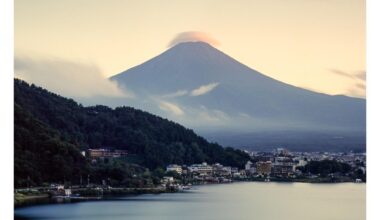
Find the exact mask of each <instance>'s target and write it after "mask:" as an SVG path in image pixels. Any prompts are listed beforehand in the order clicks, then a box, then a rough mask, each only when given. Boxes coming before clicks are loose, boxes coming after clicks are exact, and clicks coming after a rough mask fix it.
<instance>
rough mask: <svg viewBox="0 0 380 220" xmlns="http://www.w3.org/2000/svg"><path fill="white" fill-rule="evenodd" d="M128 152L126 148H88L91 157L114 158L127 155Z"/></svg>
mask: <svg viewBox="0 0 380 220" xmlns="http://www.w3.org/2000/svg"><path fill="white" fill-rule="evenodd" d="M127 155H128V152H127V151H126V150H113V151H111V150H110V149H104V148H98V149H88V156H89V157H90V158H92V159H96V158H114V157H122V156H127Z"/></svg>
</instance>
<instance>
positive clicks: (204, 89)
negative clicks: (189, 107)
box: [190, 83, 219, 96]
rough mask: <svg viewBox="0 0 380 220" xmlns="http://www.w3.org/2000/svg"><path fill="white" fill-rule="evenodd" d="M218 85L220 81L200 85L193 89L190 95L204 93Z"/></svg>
mask: <svg viewBox="0 0 380 220" xmlns="http://www.w3.org/2000/svg"><path fill="white" fill-rule="evenodd" d="M218 85H219V83H210V84H207V85H203V86H200V87H199V88H197V89H194V90H193V91H191V93H190V95H191V96H200V95H204V94H206V93H208V92H210V91H212V90H213V89H215V88H216V87H217V86H218Z"/></svg>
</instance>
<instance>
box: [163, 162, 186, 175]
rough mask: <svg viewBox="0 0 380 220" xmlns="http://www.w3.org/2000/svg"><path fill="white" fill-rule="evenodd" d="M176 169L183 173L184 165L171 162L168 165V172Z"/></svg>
mask: <svg viewBox="0 0 380 220" xmlns="http://www.w3.org/2000/svg"><path fill="white" fill-rule="evenodd" d="M169 171H174V172H177V173H178V174H182V167H181V166H179V165H177V164H170V165H168V166H167V167H166V172H169Z"/></svg>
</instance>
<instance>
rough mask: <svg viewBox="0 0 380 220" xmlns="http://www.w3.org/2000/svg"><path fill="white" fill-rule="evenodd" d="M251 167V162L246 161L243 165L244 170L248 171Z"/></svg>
mask: <svg viewBox="0 0 380 220" xmlns="http://www.w3.org/2000/svg"><path fill="white" fill-rule="evenodd" d="M251 167H252V162H251V161H247V163H246V164H245V170H250V169H251Z"/></svg>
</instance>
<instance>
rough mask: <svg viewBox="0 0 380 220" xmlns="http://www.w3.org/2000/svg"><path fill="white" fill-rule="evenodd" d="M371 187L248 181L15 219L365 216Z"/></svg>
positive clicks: (38, 211)
mask: <svg viewBox="0 0 380 220" xmlns="http://www.w3.org/2000/svg"><path fill="white" fill-rule="evenodd" d="M365 206H366V185H365V184H355V183H339V184H309V183H274V182H270V183H266V182H262V183H261V182H246V183H233V184H220V185H204V186H195V187H194V189H193V190H190V191H188V192H184V193H171V194H170V193H165V194H157V195H150V194H149V195H148V194H146V195H139V196H126V197H116V198H112V199H108V200H101V201H88V202H77V203H66V204H48V205H38V206H30V207H24V208H18V209H15V217H16V218H15V219H44V220H47V219H60V220H66V219H67V220H68V219H70V220H79V219H81V220H86V219H94V220H105V219H112V220H119V219H123V220H125V219H128V220H148V219H149V220H151V219H155V220H157V219H159V220H161V219H165V220H174V219H180V220H193V219H201V220H206V219H207V220H213V219H215V220H216V219H218V220H220V219H226V220H227V219H234V220H235V219H247V220H248V219H249V220H252V219H255V220H277V219H278V220H298V219H307V220H327V219H328V220H351V219H352V220H365V217H366V213H365V210H366V209H365Z"/></svg>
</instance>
